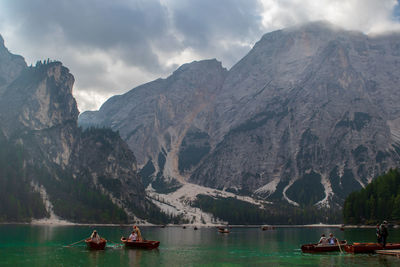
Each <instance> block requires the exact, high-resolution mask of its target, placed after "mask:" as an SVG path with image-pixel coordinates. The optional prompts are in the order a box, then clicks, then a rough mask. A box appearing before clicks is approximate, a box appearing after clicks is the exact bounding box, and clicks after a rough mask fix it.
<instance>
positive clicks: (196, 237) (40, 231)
mask: <svg viewBox="0 0 400 267" xmlns="http://www.w3.org/2000/svg"><path fill="white" fill-rule="evenodd" d="M93 229H96V230H97V231H98V232H99V234H100V235H101V236H103V237H105V238H106V239H108V240H111V241H113V242H119V239H120V238H121V236H122V235H125V236H127V235H128V234H129V232H130V229H131V228H130V227H118V226H103V227H89V226H31V225H0V266H168V267H173V266H290V267H294V266H313V267H315V266H321V267H322V266H323V267H326V266H363V267H364V266H371V267H372V266H400V259H397V258H396V257H393V256H383V255H368V254H359V255H351V254H346V253H340V252H337V253H336V252H335V253H328V254H304V253H302V252H301V250H300V246H301V244H305V243H314V242H316V241H318V240H319V237H320V234H321V233H326V234H329V233H330V232H333V233H334V235H335V236H336V237H337V238H339V239H340V240H342V239H346V240H348V241H349V242H373V241H374V240H375V230H374V229H346V230H345V231H340V230H339V229H337V228H277V229H275V230H267V231H261V230H260V228H233V229H231V233H230V234H220V233H218V232H217V230H216V228H214V227H209V228H207V227H205V228H199V230H197V231H195V230H193V227H188V228H187V229H183V228H182V227H166V228H160V227H141V228H140V229H141V232H142V235H143V237H144V238H146V239H149V240H159V241H161V244H160V247H159V248H158V249H155V250H149V251H147V250H134V249H125V248H115V247H112V244H111V243H108V244H107V249H106V250H105V251H89V250H87V249H86V247H85V245H84V243H80V244H78V245H76V246H74V247H72V248H68V247H64V245H68V244H71V243H73V242H76V241H79V240H82V239H83V238H85V237H87V236H89V235H90V234H91V232H92V230H93ZM389 242H400V229H396V230H394V229H391V230H390V232H389Z"/></svg>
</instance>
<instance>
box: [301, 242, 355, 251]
mask: <svg viewBox="0 0 400 267" xmlns="http://www.w3.org/2000/svg"><path fill="white" fill-rule="evenodd" d="M345 245H347V241H346V240H342V241H340V246H341V248H342V249H344V246H345ZM301 251H302V252H304V253H315V252H316V253H319V252H335V251H340V248H339V245H329V244H326V245H322V244H306V245H302V246H301Z"/></svg>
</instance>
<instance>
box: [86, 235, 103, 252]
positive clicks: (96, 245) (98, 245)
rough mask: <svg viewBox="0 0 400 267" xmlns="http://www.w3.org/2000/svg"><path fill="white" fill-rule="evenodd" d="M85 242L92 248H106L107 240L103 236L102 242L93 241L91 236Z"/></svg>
mask: <svg viewBox="0 0 400 267" xmlns="http://www.w3.org/2000/svg"><path fill="white" fill-rule="evenodd" d="M85 242H86V245H87V247H88V249H90V250H104V249H105V247H106V244H107V241H106V240H105V239H103V238H102V239H101V240H100V242H93V241H92V239H91V238H88V239H86V240H85Z"/></svg>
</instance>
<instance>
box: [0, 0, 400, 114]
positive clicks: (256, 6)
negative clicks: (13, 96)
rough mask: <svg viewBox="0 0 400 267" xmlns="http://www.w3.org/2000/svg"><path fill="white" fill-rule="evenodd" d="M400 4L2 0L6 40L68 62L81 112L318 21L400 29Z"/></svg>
mask: <svg viewBox="0 0 400 267" xmlns="http://www.w3.org/2000/svg"><path fill="white" fill-rule="evenodd" d="M399 14H400V7H399V3H398V0H318V1H315V0H112V1H111V0H1V1H0V34H1V35H2V36H3V38H4V39H5V44H6V46H7V47H8V49H9V50H10V51H11V52H12V53H15V54H20V55H22V56H24V57H25V59H26V61H27V63H28V64H31V63H32V64H34V63H35V62H36V61H37V60H40V59H47V58H50V59H53V60H60V61H62V62H63V64H64V65H65V66H67V67H68V68H69V69H70V71H71V73H72V74H73V75H74V76H75V80H76V82H75V86H74V96H75V98H76V99H77V101H78V106H79V110H80V111H81V112H82V111H85V110H94V109H98V108H99V107H100V105H101V104H102V103H103V102H104V101H105V100H106V99H107V98H108V97H110V96H112V95H115V94H121V93H124V92H126V91H128V90H130V89H132V88H134V87H135V86H137V85H140V84H142V83H145V82H149V81H151V80H154V79H156V78H159V77H167V76H168V75H169V74H171V72H172V71H173V70H175V69H176V68H177V67H178V66H179V65H181V64H184V63H187V62H191V61H193V60H202V59H209V58H216V59H218V60H219V61H221V62H222V64H223V66H225V67H226V68H230V67H232V65H233V64H235V63H236V62H237V61H238V60H239V59H240V58H242V57H243V56H244V55H245V54H246V53H247V52H248V51H249V50H250V49H251V47H252V46H253V45H254V43H255V42H257V41H258V40H259V39H260V38H261V36H262V35H263V34H264V33H267V32H270V31H273V30H276V29H280V28H284V27H288V26H292V25H295V24H299V23H304V22H308V21H315V20H328V21H330V22H332V23H334V24H337V25H339V26H342V27H344V28H347V29H352V30H360V31H363V32H365V33H375V32H382V31H389V30H398V29H399V28H400V26H399V20H400V15H399Z"/></svg>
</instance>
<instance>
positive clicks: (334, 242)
mask: <svg viewBox="0 0 400 267" xmlns="http://www.w3.org/2000/svg"><path fill="white" fill-rule="evenodd" d="M328 243H329V245H335V244H336V243H337V239H336V237H334V236H333V234H332V233H330V234H329V238H328Z"/></svg>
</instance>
